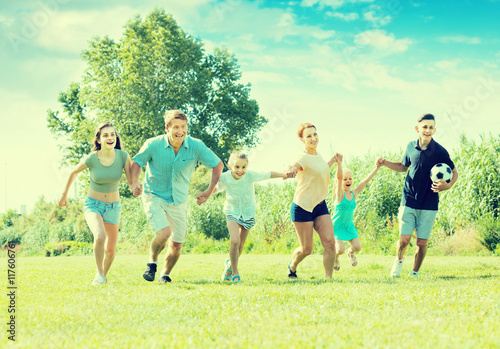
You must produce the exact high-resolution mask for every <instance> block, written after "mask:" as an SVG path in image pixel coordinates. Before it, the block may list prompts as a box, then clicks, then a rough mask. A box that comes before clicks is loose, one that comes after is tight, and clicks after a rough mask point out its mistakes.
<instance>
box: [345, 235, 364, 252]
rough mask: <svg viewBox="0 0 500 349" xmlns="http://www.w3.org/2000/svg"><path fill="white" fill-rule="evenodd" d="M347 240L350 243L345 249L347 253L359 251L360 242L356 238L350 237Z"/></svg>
mask: <svg viewBox="0 0 500 349" xmlns="http://www.w3.org/2000/svg"><path fill="white" fill-rule="evenodd" d="M349 242H350V243H351V247H349V249H348V250H347V253H348V254H354V252H359V251H361V242H360V241H359V239H358V238H356V239H352V240H350V241H349Z"/></svg>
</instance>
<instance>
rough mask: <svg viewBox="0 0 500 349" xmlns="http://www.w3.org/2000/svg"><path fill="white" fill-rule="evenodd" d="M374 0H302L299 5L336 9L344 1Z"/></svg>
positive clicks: (365, 0)
mask: <svg viewBox="0 0 500 349" xmlns="http://www.w3.org/2000/svg"><path fill="white" fill-rule="evenodd" d="M373 1H375V0H303V1H302V3H301V6H303V7H312V6H315V5H318V6H319V8H320V9H323V8H325V7H331V8H332V9H336V8H339V7H341V6H342V5H344V4H346V3H363V2H373Z"/></svg>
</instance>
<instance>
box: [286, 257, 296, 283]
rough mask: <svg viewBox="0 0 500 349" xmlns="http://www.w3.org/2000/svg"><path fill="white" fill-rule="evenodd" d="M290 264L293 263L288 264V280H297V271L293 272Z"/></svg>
mask: <svg viewBox="0 0 500 349" xmlns="http://www.w3.org/2000/svg"><path fill="white" fill-rule="evenodd" d="M290 264H292V262H291V261H290V263H288V278H289V279H296V278H297V270H295V271H292V269H291V268H290Z"/></svg>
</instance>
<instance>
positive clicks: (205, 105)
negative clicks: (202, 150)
mask: <svg viewBox="0 0 500 349" xmlns="http://www.w3.org/2000/svg"><path fill="white" fill-rule="evenodd" d="M82 58H83V60H84V61H85V63H86V65H87V67H86V70H85V73H84V75H83V77H82V80H81V81H80V82H76V83H72V84H71V85H70V86H69V89H68V90H67V91H66V92H61V93H60V94H59V98H58V101H59V102H60V103H61V106H62V112H58V111H53V110H49V111H48V127H49V129H50V130H51V132H52V133H53V134H54V135H55V136H56V137H57V138H58V139H61V140H65V141H66V142H64V143H63V144H62V145H61V148H62V149H63V150H64V152H65V160H66V161H68V162H70V163H76V162H77V161H78V160H79V159H80V158H81V157H82V156H83V155H85V154H87V153H88V152H89V151H90V149H91V146H90V142H91V141H92V137H93V131H94V128H95V126H96V125H97V124H98V123H99V122H101V121H104V120H110V121H112V122H113V123H114V124H115V126H116V127H117V129H118V131H119V134H120V137H121V138H122V143H123V145H124V148H125V150H127V151H129V152H130V153H132V154H135V153H136V152H137V151H138V150H139V149H140V147H141V146H142V144H143V142H144V141H145V140H146V139H147V138H150V137H153V136H157V135H159V134H162V133H164V132H165V128H164V127H165V125H164V122H163V115H164V113H165V111H166V110H169V109H181V110H183V111H184V112H185V113H186V114H187V115H188V117H189V134H190V135H191V136H193V137H196V138H199V139H201V140H203V141H204V142H205V144H206V145H207V146H208V147H209V148H211V149H213V150H214V151H215V152H216V153H217V155H219V156H220V157H221V158H222V159H227V157H228V153H229V152H230V151H231V150H233V149H241V148H243V147H246V148H251V147H253V146H255V145H256V143H257V141H258V139H257V133H258V132H259V131H260V129H261V128H262V127H263V126H264V125H265V124H266V123H267V119H266V118H264V117H263V116H260V115H259V107H258V104H257V102H256V101H255V100H253V99H250V85H249V84H248V85H243V84H241V83H239V82H238V81H239V80H240V78H241V72H240V70H239V66H238V64H237V60H236V58H235V57H234V55H233V54H231V53H230V52H228V51H227V50H226V49H224V48H222V49H220V48H216V49H215V50H214V52H213V53H210V54H207V53H205V51H204V49H203V44H202V42H201V41H200V40H199V39H196V38H193V37H191V36H190V35H189V34H187V33H185V32H184V31H183V30H182V29H181V28H180V27H179V26H178V25H177V23H176V22H175V20H174V19H173V17H172V16H171V15H169V14H166V13H165V12H164V11H163V10H160V9H155V10H153V11H152V12H151V13H150V14H149V15H148V16H147V17H146V18H145V19H144V20H142V19H141V18H140V17H139V16H137V17H135V18H133V19H131V20H130V21H129V22H128V23H127V24H126V25H125V30H124V33H123V36H122V38H121V40H120V41H119V42H115V41H114V40H112V39H111V38H109V37H107V36H106V37H104V38H100V37H94V38H93V39H92V40H91V41H90V42H89V47H88V49H86V50H84V51H83V53H82Z"/></svg>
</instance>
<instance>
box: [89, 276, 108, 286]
mask: <svg viewBox="0 0 500 349" xmlns="http://www.w3.org/2000/svg"><path fill="white" fill-rule="evenodd" d="M107 281H108V280H106V277H105V276H103V275H101V274H97V275H96V276H95V278H94V281H92V285H101V284H105V283H106V282H107Z"/></svg>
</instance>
